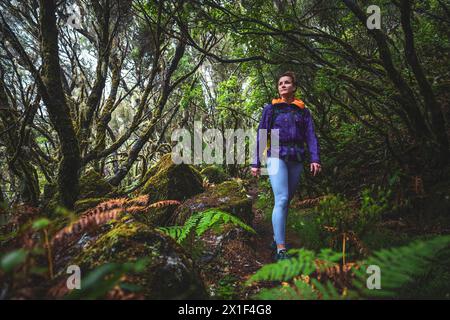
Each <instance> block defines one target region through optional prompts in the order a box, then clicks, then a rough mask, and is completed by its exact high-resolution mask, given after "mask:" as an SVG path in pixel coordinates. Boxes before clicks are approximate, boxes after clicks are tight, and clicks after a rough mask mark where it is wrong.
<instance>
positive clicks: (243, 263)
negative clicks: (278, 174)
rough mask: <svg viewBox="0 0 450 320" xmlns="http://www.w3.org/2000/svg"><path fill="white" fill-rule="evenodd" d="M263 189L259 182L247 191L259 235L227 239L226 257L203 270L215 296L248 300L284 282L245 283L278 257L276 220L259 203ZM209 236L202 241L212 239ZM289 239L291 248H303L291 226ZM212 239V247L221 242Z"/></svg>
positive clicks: (222, 254) (287, 238)
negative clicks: (276, 251)
mask: <svg viewBox="0 0 450 320" xmlns="http://www.w3.org/2000/svg"><path fill="white" fill-rule="evenodd" d="M260 192H261V191H260V190H259V189H258V187H257V184H256V183H254V184H252V185H250V187H249V188H248V190H247V194H248V195H249V196H250V197H251V199H252V211H253V216H254V220H253V223H252V225H251V227H252V228H253V229H254V230H255V231H256V234H252V235H239V234H238V235H236V234H233V235H231V236H230V237H228V239H225V240H224V241H223V245H222V246H221V248H220V249H219V250H221V253H220V255H221V257H222V259H219V260H217V259H216V260H214V262H212V263H211V264H210V265H208V267H206V268H203V270H202V272H201V274H202V277H203V279H204V281H205V284H206V286H207V287H208V289H209V291H210V294H212V298H214V297H217V298H219V299H240V300H242V299H245V300H247V299H251V298H252V297H254V296H255V295H256V294H257V293H258V292H260V290H261V289H263V288H273V287H276V286H279V285H280V282H258V283H255V284H252V285H248V286H246V285H245V282H246V281H247V280H248V279H249V278H250V277H251V276H252V275H253V274H254V273H255V272H256V271H257V270H258V269H260V268H261V267H262V266H264V265H266V264H270V263H274V262H276V261H275V259H274V258H275V257H274V254H275V251H274V250H273V249H272V248H271V243H272V240H273V229H272V223H271V221H270V219H268V218H267V217H266V216H265V215H264V211H263V210H262V209H258V208H257V206H256V205H255V203H256V200H257V196H258V194H259V193H260ZM293 203H294V199H293V201H292V202H291V206H290V209H294V205H293ZM207 237H208V236H206V237H205V238H203V239H202V240H203V241H205V242H208V239H207ZM212 237H213V236H211V238H212ZM225 237H227V236H225ZM211 238H210V239H211ZM286 241H287V243H288V245H289V247H291V248H300V247H301V242H300V238H299V236H298V234H297V233H296V232H295V231H293V230H291V229H290V228H289V227H287V229H286ZM209 242H210V243H211V246H214V245H216V244H217V241H216V242H215V241H214V240H212V239H211V240H210V241H209ZM216 250H217V249H216Z"/></svg>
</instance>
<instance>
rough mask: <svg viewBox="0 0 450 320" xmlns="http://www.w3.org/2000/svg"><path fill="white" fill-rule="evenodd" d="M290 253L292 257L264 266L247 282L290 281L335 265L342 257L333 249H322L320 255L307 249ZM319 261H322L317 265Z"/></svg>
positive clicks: (290, 251)
mask: <svg viewBox="0 0 450 320" xmlns="http://www.w3.org/2000/svg"><path fill="white" fill-rule="evenodd" d="M289 254H290V255H292V256H293V257H292V258H291V259H288V260H280V261H278V262H277V263H272V264H267V265H265V266H263V267H262V268H261V269H259V270H258V271H257V272H256V273H255V274H254V275H253V276H251V277H250V279H249V280H248V281H247V284H251V283H253V282H255V281H289V280H290V279H292V278H293V277H296V276H300V275H303V276H309V275H310V274H311V273H313V272H314V271H317V270H319V271H321V270H324V269H325V268H327V267H330V266H332V265H334V264H335V263H336V262H337V261H339V259H340V258H341V254H340V253H336V252H334V251H332V250H331V249H322V250H321V251H320V253H319V254H318V255H316V254H315V253H314V251H311V250H306V249H295V250H289ZM317 261H320V262H322V263H321V264H320V265H317V264H316V262H317Z"/></svg>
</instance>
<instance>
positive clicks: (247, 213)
mask: <svg viewBox="0 0 450 320" xmlns="http://www.w3.org/2000/svg"><path fill="white" fill-rule="evenodd" d="M210 208H215V209H218V210H222V211H225V212H228V213H230V214H233V215H235V216H237V217H238V218H240V219H241V220H243V221H244V222H245V223H246V224H251V223H252V221H253V212H252V201H251V199H250V198H249V197H248V196H247V193H246V191H245V188H244V187H243V184H242V183H240V182H239V181H238V180H230V181H226V182H223V183H221V184H218V185H216V186H213V187H211V188H210V189H208V190H207V191H205V192H204V193H201V194H199V195H197V196H195V197H193V198H191V199H189V200H187V201H185V202H184V203H183V204H182V205H180V206H179V207H178V208H177V209H176V210H175V212H174V214H173V215H172V217H171V219H170V224H172V225H183V224H184V223H185V222H186V220H187V219H189V217H190V216H191V215H192V214H193V213H194V212H199V211H204V210H207V209H210Z"/></svg>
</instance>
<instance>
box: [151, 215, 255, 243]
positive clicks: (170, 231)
mask: <svg viewBox="0 0 450 320" xmlns="http://www.w3.org/2000/svg"><path fill="white" fill-rule="evenodd" d="M228 223H230V224H233V225H236V226H238V227H241V228H242V229H244V230H246V231H248V232H251V233H256V232H255V230H253V228H252V227H250V226H248V225H247V224H245V223H244V222H242V220H240V219H239V218H237V217H235V216H233V215H230V214H228V213H226V212H223V211H220V210H216V209H209V210H206V211H202V212H198V213H196V214H193V215H192V216H191V217H190V218H189V219H188V220H187V221H186V222H185V224H184V226H173V227H160V228H158V230H160V231H162V232H164V233H166V234H167V235H169V236H171V237H172V238H174V239H175V240H176V241H177V242H178V243H180V244H183V243H184V242H185V241H186V239H188V238H189V237H190V236H192V235H194V236H196V237H200V236H201V235H202V234H203V233H205V232H206V231H207V230H209V229H218V228H220V227H222V226H223V225H225V224H228Z"/></svg>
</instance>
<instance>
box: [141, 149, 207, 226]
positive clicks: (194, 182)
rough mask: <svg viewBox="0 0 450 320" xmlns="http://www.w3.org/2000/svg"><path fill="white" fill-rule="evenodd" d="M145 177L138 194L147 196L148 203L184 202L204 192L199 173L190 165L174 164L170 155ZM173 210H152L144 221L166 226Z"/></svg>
mask: <svg viewBox="0 0 450 320" xmlns="http://www.w3.org/2000/svg"><path fill="white" fill-rule="evenodd" d="M146 177H148V180H147V182H146V183H145V185H144V187H143V188H142V190H141V192H140V193H141V194H148V195H149V202H150V203H154V202H157V201H162V200H178V201H184V200H186V199H188V198H190V197H192V196H195V195H197V194H199V193H201V192H203V191H204V189H203V183H202V177H201V175H200V173H199V172H198V171H197V170H196V169H195V168H194V167H193V166H191V165H186V164H178V165H177V164H174V163H173V162H172V158H171V154H166V155H164V156H163V157H161V159H160V161H159V162H158V163H157V164H155V165H154V166H153V167H151V168H150V169H149V170H148V172H147V174H146ZM175 208H176V207H174V206H169V207H165V208H159V209H152V210H151V211H149V212H148V213H147V216H146V217H145V218H144V219H145V220H146V222H149V221H150V222H151V223H152V224H154V225H158V226H164V225H167V221H168V219H169V218H170V217H171V215H172V214H173V212H174V210H175Z"/></svg>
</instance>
